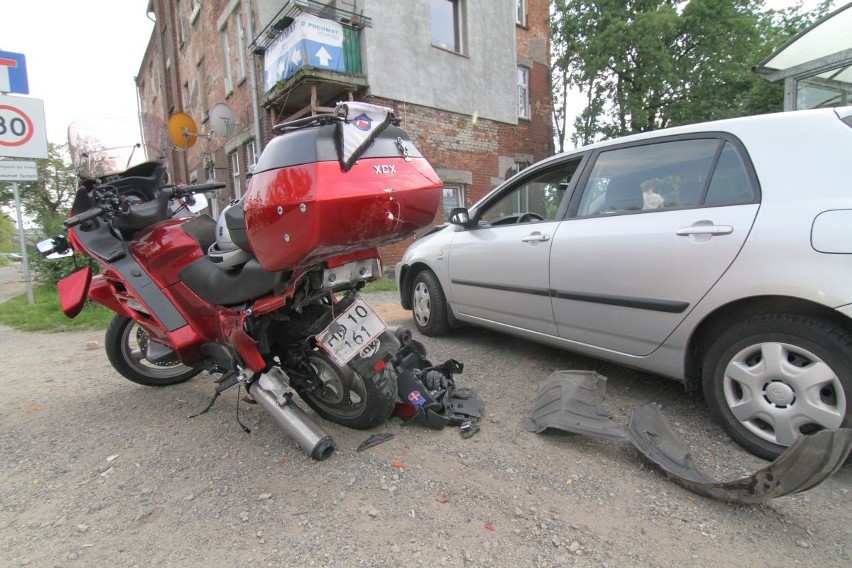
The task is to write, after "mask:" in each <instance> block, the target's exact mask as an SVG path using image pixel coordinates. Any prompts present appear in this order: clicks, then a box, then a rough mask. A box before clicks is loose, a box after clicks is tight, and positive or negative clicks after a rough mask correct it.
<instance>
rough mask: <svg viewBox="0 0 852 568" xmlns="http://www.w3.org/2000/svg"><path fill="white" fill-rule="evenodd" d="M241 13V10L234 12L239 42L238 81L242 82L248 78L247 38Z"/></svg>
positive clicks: (236, 38)
mask: <svg viewBox="0 0 852 568" xmlns="http://www.w3.org/2000/svg"><path fill="white" fill-rule="evenodd" d="M240 13H241V12H240V10H239V9H237V10H234V29H235V30H236V37H235V38H234V39H235V41H236V42H237V81H242V80H243V79H245V78H246V53H245V44H246V43H245V39H246V38H245V30H244V29H243V20H242V18H241V17H240Z"/></svg>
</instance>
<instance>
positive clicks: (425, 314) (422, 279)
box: [411, 270, 450, 337]
mask: <svg viewBox="0 0 852 568" xmlns="http://www.w3.org/2000/svg"><path fill="white" fill-rule="evenodd" d="M411 312H412V314H413V315H414V325H415V327H417V331H419V332H420V333H422V334H423V335H428V336H429V337H438V336H440V335H444V334H446V333H447V331H449V329H450V323H449V318H448V316H447V298H446V297H445V296H444V290H443V289H442V288H441V283H440V282H438V277H437V276H435V273H434V272H432V271H431V270H423V271H421V272H419V273H418V274H417V276H415V277H414V285H413V286H412V288H411Z"/></svg>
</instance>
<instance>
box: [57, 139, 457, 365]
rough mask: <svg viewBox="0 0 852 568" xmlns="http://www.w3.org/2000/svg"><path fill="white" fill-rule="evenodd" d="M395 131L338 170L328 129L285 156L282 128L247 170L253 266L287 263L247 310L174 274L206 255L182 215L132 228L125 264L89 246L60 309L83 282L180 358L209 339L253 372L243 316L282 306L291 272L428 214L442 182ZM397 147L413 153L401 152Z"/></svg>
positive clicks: (338, 259)
mask: <svg viewBox="0 0 852 568" xmlns="http://www.w3.org/2000/svg"><path fill="white" fill-rule="evenodd" d="M315 132H317V131H311V132H308V133H307V136H306V135H305V134H306V133H305V132H302V133H301V134H300V136H302V138H301V140H303V141H304V140H306V139H308V140H309V141H310V140H314V138H313V136H314V134H315ZM400 133H401V130H398V132H394V133H393V134H391V133H390V132H389V133H388V136H386V138H389V139H390V140H391V141H393V140H394V139H395V140H396V142H395V143H394V142H391V145H390V146H388V145H387V144H386V145H385V148H391V149H392V152H388V153H387V154H384V156H386V157H382V155H383V153H384V152H386V150H381V151H377V152H374V154H377V155H374V156H372V157H366V158H362V159H361V160H359V162H358V163H356V164H355V165H354V166H353V167H352V169H351V170H349V171H348V172H345V173H344V172H343V171H342V169H341V166H340V164H339V163H338V162H337V161H336V160H329V159H326V158H325V157H326V156H327V155H328V153H327V150H325V149H323V148H327V146H328V145H327V140H328V137H327V136H326V142H318V143H317V147H318V148H320V149H319V150H317V152H316V153H315V154H313V155H314V156H316V158H315V159H314V160H312V161H311V160H309V161H307V162H306V163H293V162H289V163H288V161H287V160H289V159H290V156H291V155H292V153H291V152H290V148H292V147H294V146H293V144H295V140H296V139H292V140H293V141H291V140H288V138H287V134H285V135H283V136H281V137H279V138H278V139H276V144H277V148H278V150H277V152H278V153H277V154H274V152H273V154H274V155H273V158H272V159H270V160H268V161H267V163H269V162H272V164H271V165H268V166H267V168H266V169H265V170H263V171H260V172H258V173H256V174H255V175H254V176H253V177H252V179H251V181H250V184H249V188H248V190H247V192H246V195H245V196H244V198H243V211H244V219H245V235H246V237H247V238H248V241H249V243H250V245H251V248H252V252H253V253H254V255H255V256H256V258H257V260H258V262H259V263H260V264H261V266H262V267H263V268H264V269H265V270H266V271H268V272H281V271H287V272H288V273H289V274H288V279H287V280H288V281H289V282H291V285H290V287H289V288H287V289H286V290H284V291H283V292H280V293H278V294H275V293H274V292H270V293H269V294H267V295H265V296H262V297H260V298H255V299H253V301H252V302H251V303H250V304H249V305H250V308H251V309H250V310H248V309H246V306H245V305H241V306H236V307H228V306H222V305H214V304H211V303H209V302H208V301H206V300H204V299H203V298H202V297H201V296H199V295H198V294H196V293H195V292H194V291H193V290H192V289H191V288H190V287H189V286H188V285H187V284H186V283H185V282H183V281H182V280H181V278H180V273H181V271H182V270H183V269H185V268H186V267H187V266H189V265H190V264H192V263H193V262H196V261H198V260H200V259H202V257H204V256H205V254H206V251H205V250H204V249H202V247H201V246H200V245H199V242H198V241H197V240H196V238H195V237H193V236H192V235H190V234H189V233H188V232H186V231H184V230H183V224H184V223H185V222H186V221H187V219H183V220H181V219H169V220H165V221H161V222H159V223H156V224H153V225H151V226H149V227H147V228H145V229H142V230H140V231H138V232H136V234H134V235H133V238H132V240H131V241H130V242H129V246H128V248H127V250H128V252H129V254H130V256H131V257H132V259H133V261H135V263H128V262H127V261H128V259H127V257H126V256H123V257H121V256H120V257H117V259H116V260H115V261H113V262H118V261H120V262H122V263H123V264H122V266H123V267H124V268H123V269H119V268H118V267H117V265H116V266H113V265H112V264H110V262H107V261H106V260H104V258H98V257H97V256H96V255H93V256H94V257H95V258H97V260H98V261H99V262H100V264H101V266H102V270H101V274H100V275H98V276H95V277H94V278H92V279H91V283H90V285H89V281H88V280H87V277H85V274H83V275H78V274H79V273H78V274H75V275H73V276H71V277H69V278H68V279H66V280H68V282H66V283H65V284H63V289H64V290H65V292H64V294H63V295H64V296H66V298H67V300H64V301H63V302H64V303H63V309H65V306H66V303H67V306H68V311H66V313H68V314H69V316H71V314H72V313H73V314H74V315H76V313H77V312H79V309H78V308H79V307H82V302H83V301H84V299H85V289H86V288H88V296H89V298H91V299H92V300H93V301H95V302H98V303H100V304H102V305H104V306H106V307H107V308H109V309H110V310H112V311H114V312H116V313H117V314H119V315H121V316H124V317H128V318H132V319H134V320H135V321H136V322H138V324H139V325H140V326H142V327H143V328H144V329H145V330H146V331H147V332H148V334H149V336H150V338H151V339H152V340H153V341H157V342H159V343H162V344H163V345H166V346H168V347H169V348H171V349H172V350H174V351H175V352H176V354H177V356H178V358H179V359H180V361H181V362H182V363H184V364H187V365H193V364H197V363H201V362H203V361H204V360H205V359H206V355H205V354H204V353H203V350H202V347H203V346H204V345H205V344H208V343H217V344H224V345H230V346H232V347H233V348H234V349H235V350H236V352H237V353H238V354H239V356H240V358H241V359H242V361H243V363H244V364H245V365H246V366H247V367H248V368H249V369H250V370H251V371H253V372H260V371H263V370H264V369H265V368H266V366H267V361H266V360H265V359H264V357H263V355H262V354H261V352H260V351H259V349H258V343H257V341H256V340H255V339H254V338H252V337H251V336H250V335H249V334H248V332H247V331H246V329H247V325H246V320H247V318H248V317H249V316H250V315H251V316H255V317H256V316H262V315H263V314H266V313H268V312H272V311H274V310H277V309H279V308H282V307H283V306H285V304H286V302H287V300H288V299H289V298H290V297H292V296H293V294H294V293H295V289H294V288H293V286H295V285H296V284H295V283H298V282H300V280H301V279H300V278H299V274H300V273H301V272H303V271H304V270H306V269H307V268H308V267H309V266H311V267H312V268H313V267H314V266H316V265H322V266H327V267H335V266H339V265H342V264H344V263H347V262H351V261H354V260H361V259H365V258H378V251H377V250H376V247H378V246H379V245H384V244H390V243H393V242H398V241H400V240H402V239H403V238H405V237H407V236H409V235H411V234H412V233H414V231H416V230H417V229H419V228H421V227H424V226H426V225H428V224H429V223H431V222H432V220H433V218H434V216H435V213H436V212H437V210H438V207H439V206H440V202H441V187H442V184H441V181H440V179H439V178H438V176H437V174H436V173H435V171H434V170H433V169H432V167H431V166H430V165H429V164H428V162H427V161H426V160H425V159H424V158H422V157H421V156H420V155H419V154H417V153H416V150H415V149H414V148H413V146H410V148H404V147H403V146H402V141H401V139H400V138H398V137H399V136H400ZM403 134H404V133H403ZM287 144H290V146H287ZM323 144H326V146H323ZM408 144H410V143H408ZM296 146H298V144H296ZM397 148H404V149H405V150H406V152H407V151H408V150H409V149H410V150H411V151H412V152H413V153H414V154H415V155H414V156H413V157H408V156H404V155H403V153H402V152H401V151H400V150H398V149H397ZM319 156H323V157H322V158H320V157H319ZM261 160H263V156H261ZM277 160H282V162H281V163H279V162H278V161H277ZM69 239H70V241H71V244H72V246H73V247H74V248H75V249H76V250H79V251H82V252H85V253H89V251H87V250H86V247H85V246H84V245H83V242H82V241H81V239H80V238H79V236H78V235H77V233H76V229H74V230H72V231H70V232H69ZM122 258H123V259H124V260H121V259H122ZM121 270H124V273H123V274H124V275H122V272H121ZM90 276H91V275H90V274H89V277H90ZM134 285H136V286H143V287H144V286H156V288H157V289H158V290H159V291H157V292H156V293H155V294H153V295H152V294H150V293H148V294H145V293H143V292H144V290H134V289H133V286H134ZM160 293H161V294H160ZM143 297H149V298H155V300H154V301H155V302H158V303H159V304H160V305H159V306H150V305H146V303H145V300H144V299H143ZM80 298H83V299H82V300H81V299H80ZM168 304H170V305H168ZM157 307H159V309H160V310H161V313H165V316H164V317H168V318H169V320H170V321H171V322H173V323H172V325H171V326H169V325H166V324H164V322H163V321H162V320H161V319H160V318H158V317H157V315H156V314H157V310H156V309H154V308H157ZM75 310H76V311H75ZM178 314H179V315H178ZM71 317H73V316H71ZM174 322H178V323H174Z"/></svg>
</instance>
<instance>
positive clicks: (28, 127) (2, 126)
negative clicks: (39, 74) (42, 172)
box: [0, 96, 47, 158]
mask: <svg viewBox="0 0 852 568" xmlns="http://www.w3.org/2000/svg"><path fill="white" fill-rule="evenodd" d="M0 156H4V157H11V158H47V135H46V133H45V126H44V104H43V102H42V101H40V100H38V99H29V98H24V97H9V96H0Z"/></svg>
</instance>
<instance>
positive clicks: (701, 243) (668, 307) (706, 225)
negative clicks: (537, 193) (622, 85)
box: [550, 135, 759, 356]
mask: <svg viewBox="0 0 852 568" xmlns="http://www.w3.org/2000/svg"><path fill="white" fill-rule="evenodd" d="M744 158H745V153H744V149H743V148H742V147H741V145H740V144H739V143H738V142H737V141H736V140H733V139H729V138H726V137H724V136H722V135H719V137H707V138H687V139H677V140H671V141H666V142H659V141H658V142H655V143H646V144H640V145H631V146H628V147H622V148H616V149H613V150H607V151H602V152H600V153H599V154H598V155H597V156H596V157H595V158H594V165H593V167H592V168H591V171H590V174H589V175H588V176H586V179H585V180H583V191H582V193H580V192H579V191H578V192H577V193H578V195H577V196H576V199H575V201H574V203H572V208H571V209H572V212H573V213H574V214H573V215H572V216H571V218H570V219H568V220H566V221H563V222H562V223H561V224H560V226H559V229H558V230H557V231H556V234H555V235H554V238H553V245H552V248H551V264H550V273H551V295H552V296H553V309H554V315H555V321H556V325H557V327H558V332H559V335H560V336H561V337H562V338H564V339H568V340H570V341H572V342H576V343H578V344H583V345H586V346H593V347H596V348H602V349H606V350H612V351H617V352H620V353H626V354H630V355H635V356H644V355H648V354H649V353H651V352H653V351H654V350H655V349H656V348H657V347H659V346H660V344H661V343H662V342H663V341H664V340H665V338H666V337H667V336H668V335H669V334H671V332H672V331H673V330H674V329H675V327H676V326H677V325H678V324H679V323H680V322H681V321H683V319H684V318H685V317H686V315H687V314H688V313H689V311H690V310H691V309H692V308H693V307H694V306H695V305H696V303H698V302H699V301H700V300H701V298H702V297H703V296H704V295H705V294H706V293H707V292H708V291H709V290H710V288H711V287H712V286H713V285H714V284H715V283H716V281H718V279H719V278H720V277H721V276H722V274H723V273H724V272H725V270H726V269H727V268H728V266H730V264H731V263H732V262H733V260H734V258H735V257H736V256H737V254H738V253H739V251H740V249H741V248H742V246H743V243H744V242H745V239H746V237H747V236H748V233H749V230H750V229H751V226H752V223H753V222H754V218H755V215H756V214H757V210H758V207H759V192H758V188H757V183H756V179H755V177H754V175H753V173H752V171H751V170H750V166H749V165H748V164H749V162H748V160H746V159H744Z"/></svg>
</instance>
